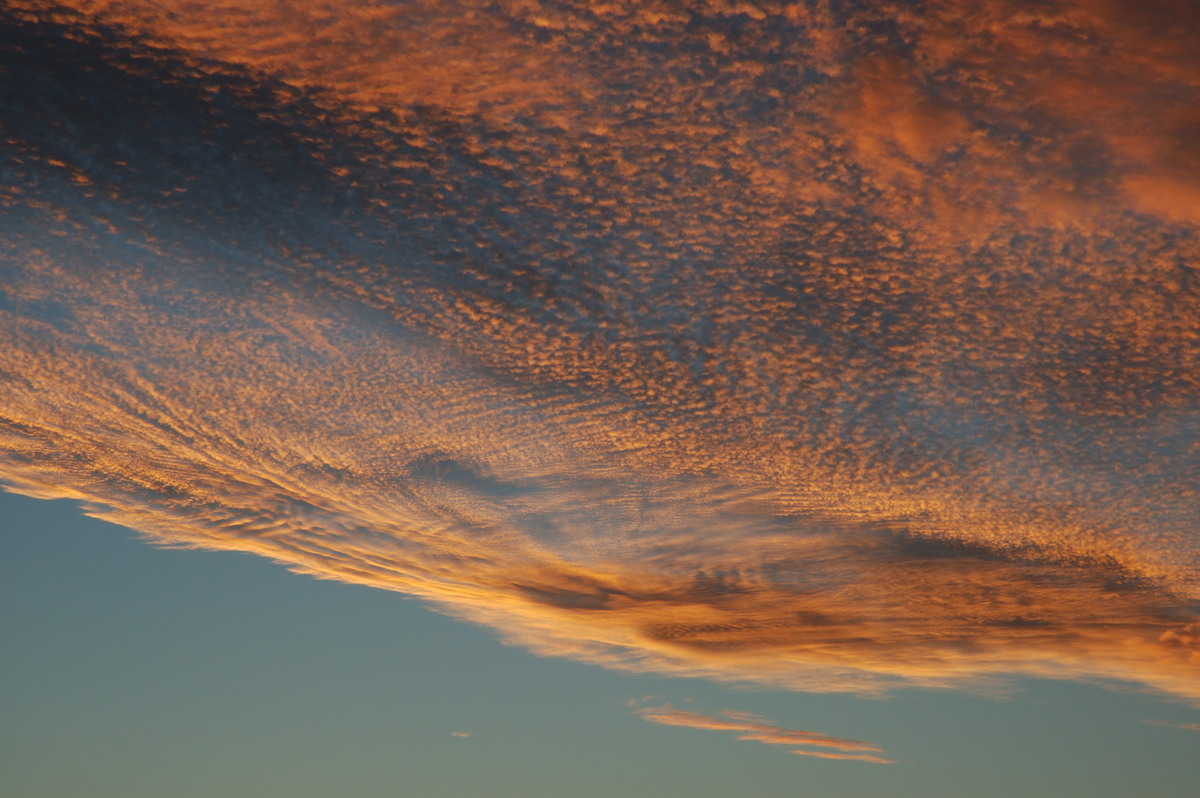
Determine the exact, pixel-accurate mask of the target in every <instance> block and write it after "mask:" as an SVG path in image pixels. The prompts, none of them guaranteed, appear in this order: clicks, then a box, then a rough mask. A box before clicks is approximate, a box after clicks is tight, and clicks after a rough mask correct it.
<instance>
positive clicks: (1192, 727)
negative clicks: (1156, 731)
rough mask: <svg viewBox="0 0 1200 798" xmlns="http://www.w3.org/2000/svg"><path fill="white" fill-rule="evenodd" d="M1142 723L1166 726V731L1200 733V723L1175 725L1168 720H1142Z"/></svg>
mask: <svg viewBox="0 0 1200 798" xmlns="http://www.w3.org/2000/svg"><path fill="white" fill-rule="evenodd" d="M1142 723H1149V724H1150V725H1151V726H1166V727H1167V728H1168V729H1181V730H1183V731H1194V732H1200V723H1175V722H1174V721H1169V720H1150V719H1143V720H1142Z"/></svg>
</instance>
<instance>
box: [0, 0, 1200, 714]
mask: <svg viewBox="0 0 1200 798" xmlns="http://www.w3.org/2000/svg"><path fill="white" fill-rule="evenodd" d="M331 8H333V7H330V6H327V5H326V4H317V3H311V4H310V3H305V2H300V1H299V0H297V1H296V2H291V3H283V4H276V3H272V4H267V3H258V2H251V0H225V1H224V2H219V3H208V4H202V5H198V4H192V3H180V4H177V5H172V4H164V3H149V2H140V0H128V1H127V2H88V1H87V0H78V2H74V3H71V4H67V5H61V4H49V3H41V2H33V1H30V0H20V2H16V3H13V4H10V7H9V9H8V10H6V11H2V12H0V23H2V30H0V36H2V37H3V38H2V40H0V58H2V61H0V75H2V76H3V80H0V106H2V107H3V113H0V133H2V134H3V135H2V136H0V141H2V144H0V147H2V150H3V161H2V164H3V167H2V168H3V169H4V170H5V171H4V180H3V181H0V192H2V193H0V203H3V206H4V214H3V217H2V221H0V351H3V353H4V354H3V358H2V359H0V383H2V384H3V385H4V386H5V389H4V392H3V394H2V395H0V477H2V478H3V479H4V480H6V481H7V482H8V483H9V484H11V485H13V486H14V487H15V488H17V489H19V490H22V491H24V492H28V493H32V494H34V495H41V496H45V497H60V496H67V497H72V498H76V499H80V500H83V501H85V502H86V503H87V504H88V506H89V507H90V508H91V511H92V512H94V513H96V514H98V515H101V516H103V517H106V518H109V519H112V520H115V521H118V522H120V523H123V524H127V525H129V526H131V527H133V528H136V529H139V530H141V531H143V532H145V533H146V534H147V535H149V536H151V537H152V538H154V539H155V540H157V541H160V542H164V543H171V544H177V545H185V546H198V547H208V548H220V549H236V550H242V551H251V552H256V553H259V554H262V555H263V556H267V557H270V558H273V559H275V560H277V561H279V562H281V563H285V564H287V565H288V566H289V567H292V568H293V569H295V570H297V571H301V572H304V573H309V574H313V575H316V576H320V577H324V578H333V579H342V580H346V581H352V582H358V583H363V584H369V585H375V586H378V587H382V588H386V589H392V590H399V591H403V592H406V593H410V594H414V595H417V596H421V597H423V598H424V599H426V600H428V601H429V602H431V603H432V604H433V605H435V606H437V607H439V608H440V609H442V610H443V611H446V612H449V613H452V614H454V615H457V616H459V617H462V618H465V619H469V620H472V621H476V622H480V623H483V624H487V625H489V626H491V627H493V628H495V629H497V630H499V631H500V632H501V633H502V634H503V635H504V636H505V637H506V639H508V640H511V641H512V642H514V643H517V644H521V645H525V646H528V647H529V648H531V649H533V650H535V651H538V652H540V653H545V654H550V655H561V656H570V657H575V658H579V659H583V660H586V661H591V662H597V663H601V664H605V665H609V666H613V667H622V668H633V669H652V670H657V671H662V672H668V673H678V674H689V675H699V676H707V677H712V678H719V679H732V680H753V681H759V682H766V683H770V684H776V685H783V686H788V687H793V688H797V689H807V690H852V691H859V692H865V693H878V692H881V691H884V690H886V689H888V688H890V687H893V686H903V685H920V686H963V685H974V686H981V685H983V686H992V685H995V684H997V683H998V682H999V681H1000V680H1002V679H1003V678H1005V677H1007V676H1009V675H1013V674H1030V675H1037V676H1050V677H1060V678H1073V679H1099V680H1125V681H1130V682H1135V683H1140V684H1142V685H1145V686H1149V687H1152V688H1155V689H1157V690H1160V691H1164V692H1166V693H1168V694H1173V695H1175V696H1178V697H1180V698H1182V699H1184V700H1190V701H1196V700H1200V678H1198V677H1200V642H1198V640H1200V633H1198V631H1197V630H1198V629H1200V528H1198V521H1197V519H1198V518H1200V406H1198V403H1197V398H1196V397H1197V396H1200V275H1198V274H1197V271H1196V264H1197V263H1198V262H1200V257H1198V256H1200V252H1198V249H1200V244H1198V240H1197V235H1196V233H1197V224H1198V223H1200V217H1198V216H1197V211H1196V208H1200V182H1198V178H1197V176H1198V175H1200V168H1197V165H1198V164H1200V161H1197V158H1198V157H1200V149H1198V148H1197V141H1200V137H1197V136H1196V135H1195V131H1196V129H1197V125H1198V124H1200V117H1197V116H1196V112H1195V109H1196V108H1200V68H1198V63H1197V56H1196V53H1200V42H1197V40H1196V37H1197V33H1196V31H1198V30H1200V24H1190V22H1196V21H1200V20H1197V19H1196V11H1195V9H1194V8H1192V7H1191V5H1190V4H1186V3H1180V4H1172V3H1166V2H1157V3H1155V2H1151V3H1144V2H1143V3H1138V4H1129V3H1124V2H1116V0H1113V1H1112V2H1058V3H1043V4H1039V5H1038V6H1037V9H1036V11H1034V10H1032V9H1031V8H1030V7H1028V6H1027V5H1025V4H1019V3H1008V2H999V1H998V0H997V1H996V2H989V3H982V4H981V3H971V4H966V3H963V4H956V3H939V4H935V5H931V6H930V7H929V8H921V9H917V10H912V5H911V4H909V3H904V4H895V5H892V4H888V3H834V2H829V3H823V2H813V3H796V4H778V3H767V2H763V3H741V2H738V3H734V2H732V1H730V2H724V1H723V0H710V2H705V3H701V4H687V5H684V4H679V3H674V2H665V1H664V2H658V3H654V2H651V3H646V2H639V3H624V2H608V3H592V4H588V3H582V2H576V3H567V2H534V1H533V0H528V1H527V2H526V1H522V2H510V3H492V4H488V5H486V6H483V5H475V4H468V3H462V4H460V5H454V4H446V3H432V2H431V3H419V2H417V3H406V4H394V5H393V4H369V3H361V4H360V3H345V4H339V5H338V6H337V8H336V10H330V9H331Z"/></svg>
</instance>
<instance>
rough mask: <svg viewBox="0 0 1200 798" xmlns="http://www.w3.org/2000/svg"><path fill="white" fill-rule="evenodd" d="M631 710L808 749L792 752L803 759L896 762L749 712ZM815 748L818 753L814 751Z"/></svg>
mask: <svg viewBox="0 0 1200 798" xmlns="http://www.w3.org/2000/svg"><path fill="white" fill-rule="evenodd" d="M630 706H631V707H633V711H634V712H636V713H637V714H638V715H640V716H641V717H642V719H643V720H648V721H650V722H651V723H661V724H662V725H664V726H685V727H687V728H690V729H712V730H714V731H728V732H735V733H737V738H738V739H739V740H753V741H755V742H759V743H764V744H766V745H782V746H796V745H799V746H805V747H804V748H793V749H791V751H790V753H793V754H798V755H799V756H815V757H819V758H821V759H849V760H856V761H859V762H875V763H878V764H881V765H888V764H892V760H890V759H885V758H883V757H882V756H877V754H880V753H882V751H883V749H881V748H880V747H879V746H878V745H875V744H874V743H869V742H866V741H864V740H852V739H849V738H845V737H831V736H830V735H828V734H822V733H821V732H815V731H806V730H802V729H785V728H783V727H781V726H777V725H776V724H774V723H772V722H771V721H769V720H767V719H766V718H764V717H762V716H760V715H754V714H752V713H749V712H739V711H737V710H732V709H726V710H722V711H721V712H720V713H718V714H719V716H720V717H714V716H712V715H701V714H700V713H698V712H688V711H687V710H682V709H675V708H674V707H672V706H671V705H670V704H662V705H661V706H650V707H644V706H638V705H637V702H636V701H631V702H630ZM814 748H815V749H817V750H811V749H814ZM866 752H872V753H866Z"/></svg>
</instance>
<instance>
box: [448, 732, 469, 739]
mask: <svg viewBox="0 0 1200 798" xmlns="http://www.w3.org/2000/svg"><path fill="white" fill-rule="evenodd" d="M450 736H451V737H462V738H464V739H465V738H467V737H470V736H471V732H465V731H456V732H450Z"/></svg>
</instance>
